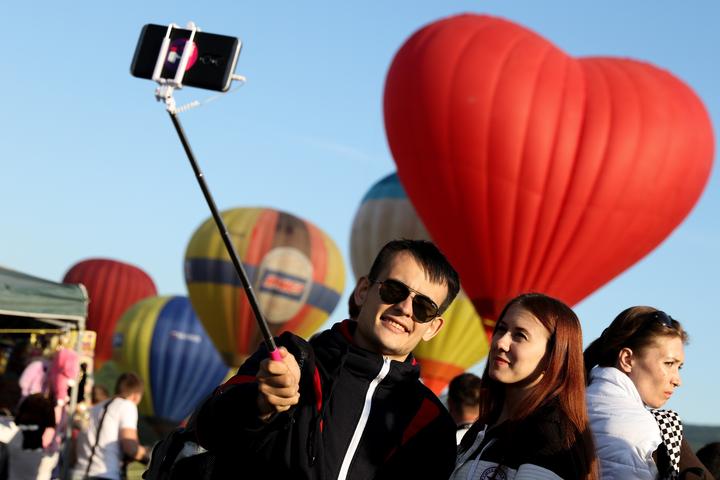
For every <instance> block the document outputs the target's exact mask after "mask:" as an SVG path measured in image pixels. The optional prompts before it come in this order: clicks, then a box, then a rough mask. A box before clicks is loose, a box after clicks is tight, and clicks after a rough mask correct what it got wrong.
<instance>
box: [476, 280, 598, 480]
mask: <svg viewBox="0 0 720 480" xmlns="http://www.w3.org/2000/svg"><path fill="white" fill-rule="evenodd" d="M512 307H517V308H521V309H523V310H526V311H528V312H530V313H532V314H533V315H534V316H535V317H536V318H537V319H538V320H539V321H540V323H542V324H543V325H544V326H545V328H547V329H548V331H549V332H550V339H549V340H548V345H547V352H546V354H545V357H544V358H543V360H542V362H544V365H543V366H544V368H543V370H544V375H543V377H542V379H541V380H540V381H539V383H538V384H537V385H535V386H534V387H532V388H531V390H530V391H529V392H528V394H527V395H526V396H525V398H523V400H521V402H520V404H519V405H517V406H516V408H515V409H514V411H513V412H511V413H510V418H509V421H511V422H516V421H519V420H522V419H524V418H526V417H528V416H530V415H532V414H533V413H534V412H536V411H537V410H538V409H539V408H541V407H543V406H544V405H546V404H548V403H549V402H551V401H555V400H556V401H557V403H558V405H559V407H560V409H561V410H562V412H563V413H564V414H565V416H566V417H567V419H568V420H569V424H570V425H569V428H567V431H565V432H563V433H564V435H563V438H562V439H561V441H562V444H563V446H564V447H566V448H568V449H570V450H574V451H575V452H576V458H578V459H581V460H583V463H584V465H581V467H582V470H584V473H585V474H584V475H583V476H582V477H580V478H585V479H589V480H594V479H597V478H599V476H598V474H597V456H596V454H595V446H594V442H593V439H592V434H591V432H590V427H589V425H588V415H587V406H586V404H585V369H584V366H583V365H584V364H583V351H582V329H581V327H580V321H579V320H578V318H577V315H575V312H573V311H572V309H571V308H570V307H568V306H567V305H565V304H564V303H563V302H561V301H559V300H557V299H554V298H552V297H548V296H547V295H543V294H540V293H526V294H523V295H520V296H518V297H515V298H514V299H512V300H510V302H508V304H507V305H505V308H504V309H503V311H502V312H501V313H500V316H499V318H498V323H500V321H501V320H502V319H503V317H504V316H505V315H506V314H507V312H508V310H510V308H512ZM491 348H492V346H491ZM482 382H483V389H482V394H481V397H480V418H479V420H478V421H479V422H481V423H483V424H488V425H489V424H492V423H494V422H495V421H496V420H497V419H498V417H499V415H500V412H501V411H502V407H503V402H504V400H505V393H504V392H505V385H504V384H502V383H500V382H498V381H496V380H493V379H492V378H490V376H489V374H488V367H487V366H486V367H485V371H484V372H483V376H482Z"/></svg>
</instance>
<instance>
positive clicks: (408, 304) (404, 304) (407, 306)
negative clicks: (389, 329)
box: [397, 293, 413, 317]
mask: <svg viewBox="0 0 720 480" xmlns="http://www.w3.org/2000/svg"><path fill="white" fill-rule="evenodd" d="M412 297H413V296H412V293H411V294H410V295H408V296H407V297H406V298H405V300H403V301H401V302H398V304H397V305H398V307H400V309H401V310H402V313H403V314H405V315H407V316H408V317H412V315H413V306H412V304H413V299H412Z"/></svg>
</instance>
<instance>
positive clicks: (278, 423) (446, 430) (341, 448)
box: [197, 320, 456, 479]
mask: <svg viewBox="0 0 720 480" xmlns="http://www.w3.org/2000/svg"><path fill="white" fill-rule="evenodd" d="M355 326H356V324H355V323H354V322H352V321H348V320H346V321H344V322H341V323H338V324H335V325H334V326H333V328H332V329H331V330H327V331H325V332H323V333H321V334H319V335H318V336H316V337H315V338H313V339H312V340H311V341H310V343H308V342H305V341H304V340H303V339H301V338H300V337H297V336H295V335H292V334H289V333H285V334H283V335H282V336H280V337H279V339H278V344H279V345H281V346H284V347H286V348H287V349H288V351H289V352H290V353H292V354H293V355H294V356H295V358H296V359H297V361H298V364H299V365H300V370H301V379H300V401H299V403H298V404H297V405H295V406H294V407H292V408H291V409H290V410H288V411H287V412H283V413H280V414H277V415H275V416H274V418H273V419H272V420H271V421H269V422H268V423H264V422H262V421H260V420H259V419H258V413H259V412H258V409H257V404H256V398H257V383H256V381H255V374H256V373H257V370H258V364H259V362H260V361H262V360H263V359H264V358H266V357H267V350H265V349H261V350H259V351H258V352H256V353H255V354H254V355H253V356H252V357H251V358H250V359H248V360H247V361H246V362H245V363H244V364H243V366H242V367H240V370H239V371H238V373H237V374H236V375H235V376H234V377H233V378H232V379H231V380H229V381H228V382H227V383H226V384H225V385H223V386H222V387H220V388H219V389H218V390H217V391H216V393H215V394H214V395H213V396H212V397H211V398H210V399H208V400H207V401H206V402H205V403H204V404H203V406H202V407H201V409H200V411H199V413H198V417H197V431H198V437H199V441H200V444H201V445H202V446H204V447H205V448H208V449H209V450H211V451H214V452H215V453H216V463H215V470H214V474H213V478H260V476H261V475H262V477H263V478H273V479H274V478H284V479H335V478H347V479H399V478H417V479H447V478H448V477H449V475H450V473H451V472H452V470H453V466H454V464H455V452H456V444H455V424H454V422H453V421H452V418H451V417H450V415H449V414H448V413H447V410H446V409H445V407H444V406H443V405H442V403H440V401H439V400H438V399H437V397H436V396H435V395H434V394H433V393H432V391H430V389H428V388H427V387H425V386H424V385H423V384H422V383H421V382H420V381H419V367H418V366H417V365H416V362H415V361H414V359H413V358H412V355H411V356H409V357H408V359H407V360H406V361H405V362H397V361H390V360H386V359H384V358H383V357H382V356H381V355H378V354H376V353H372V352H369V351H367V350H363V349H361V348H359V347H356V346H355V345H353V342H352V334H353V332H354V328H355ZM381 373H384V374H385V375H384V377H383V378H382V379H380V378H379V375H381ZM373 389H374V390H373ZM366 400H367V404H366ZM344 462H345V464H344Z"/></svg>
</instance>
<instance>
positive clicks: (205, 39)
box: [130, 24, 241, 92]
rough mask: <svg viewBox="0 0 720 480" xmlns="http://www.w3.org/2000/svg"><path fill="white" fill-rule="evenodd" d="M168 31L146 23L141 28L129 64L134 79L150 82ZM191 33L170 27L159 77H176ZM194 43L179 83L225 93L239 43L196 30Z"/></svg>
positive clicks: (235, 60)
mask: <svg viewBox="0 0 720 480" xmlns="http://www.w3.org/2000/svg"><path fill="white" fill-rule="evenodd" d="M167 31H168V27H167V26H162V25H155V24H147V25H145V26H144V27H143V29H142V31H141V32H140V39H139V40H138V44H137V47H136V48H135V55H133V60H132V64H131V65H130V73H131V74H132V75H133V76H135V77H138V78H147V79H150V80H152V76H153V72H154V71H155V64H156V63H157V60H158V55H159V54H160V47H161V46H162V42H163V38H165V35H166V34H167ZM190 33H191V32H190V30H186V29H183V28H173V29H172V31H171V32H170V48H169V49H168V52H167V54H166V56H165V59H164V60H163V68H162V72H161V74H160V76H161V77H162V78H166V79H173V78H175V72H176V70H177V66H178V64H179V63H180V57H181V56H182V52H183V50H184V47H185V45H186V43H187V40H188V39H189V38H190ZM193 43H194V44H195V50H194V52H193V53H192V55H191V56H190V60H189V61H188V63H187V66H186V67H185V76H184V77H183V80H182V84H183V85H184V86H189V87H197V88H205V89H207V90H217V91H220V92H226V91H228V89H229V88H230V83H231V81H232V75H233V73H234V72H235V66H236V64H237V59H238V56H239V55H240V46H241V42H240V40H239V39H237V38H236V37H228V36H226V35H217V34H214V33H206V32H201V31H198V32H196V33H195V38H194V39H193Z"/></svg>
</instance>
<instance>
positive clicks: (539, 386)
mask: <svg viewBox="0 0 720 480" xmlns="http://www.w3.org/2000/svg"><path fill="white" fill-rule="evenodd" d="M596 463H597V462H596V459H595V451H594V446H593V441H592V436H591V435H590V431H589V428H588V421H587V413H586V410H585V378H584V372H583V366H582V332H581V328H580V322H579V320H578V318H577V316H576V315H575V313H574V312H573V311H572V310H571V309H570V307H568V306H567V305H565V304H564V303H562V302H560V301H559V300H556V299H554V298H551V297H548V296H546V295H542V294H539V293H528V294H524V295H520V296H518V297H516V298H514V299H512V300H511V301H510V302H509V303H508V304H507V305H506V306H505V308H504V309H503V311H502V312H501V314H500V317H499V318H498V321H497V324H496V325H495V331H494V332H493V337H492V341H491V344H490V353H489V355H488V360H487V364H486V366H485V371H484V372H483V376H482V392H481V396H480V417H479V419H478V421H477V422H475V425H473V427H472V428H471V429H470V431H469V432H468V433H467V434H466V435H465V437H464V438H463V441H462V443H461V444H460V449H459V452H458V459H457V463H456V467H455V471H454V472H453V474H452V476H451V479H454V480H460V479H463V480H465V479H468V480H478V479H483V480H484V479H488V480H489V479H494V478H497V479H508V480H510V479H513V480H524V479H537V478H542V479H548V480H550V479H590V480H595V479H596V478H598V477H597V473H596V472H597V466H596Z"/></svg>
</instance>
